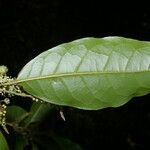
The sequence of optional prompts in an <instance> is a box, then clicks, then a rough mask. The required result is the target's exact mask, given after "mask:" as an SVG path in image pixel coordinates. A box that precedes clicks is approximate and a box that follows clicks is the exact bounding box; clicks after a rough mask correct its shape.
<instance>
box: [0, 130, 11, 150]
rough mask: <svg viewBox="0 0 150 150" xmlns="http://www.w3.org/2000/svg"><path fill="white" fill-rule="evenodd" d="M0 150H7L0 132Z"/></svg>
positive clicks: (5, 142)
mask: <svg viewBox="0 0 150 150" xmlns="http://www.w3.org/2000/svg"><path fill="white" fill-rule="evenodd" d="M0 149H1V150H9V147H8V144H7V141H6V139H5V137H4V136H3V134H2V133H1V132H0Z"/></svg>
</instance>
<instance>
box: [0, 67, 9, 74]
mask: <svg viewBox="0 0 150 150" xmlns="http://www.w3.org/2000/svg"><path fill="white" fill-rule="evenodd" d="M7 71H8V68H7V67H6V66H0V76H4V75H6V73H7Z"/></svg>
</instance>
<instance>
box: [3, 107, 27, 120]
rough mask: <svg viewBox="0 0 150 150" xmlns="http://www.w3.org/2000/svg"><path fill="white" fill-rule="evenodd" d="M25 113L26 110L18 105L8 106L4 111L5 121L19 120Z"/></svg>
mask: <svg viewBox="0 0 150 150" xmlns="http://www.w3.org/2000/svg"><path fill="white" fill-rule="evenodd" d="M26 114H28V113H27V111H26V110H24V109H23V108H21V107H19V106H9V107H7V113H6V118H7V122H16V121H21V120H22V119H23V118H24V116H26Z"/></svg>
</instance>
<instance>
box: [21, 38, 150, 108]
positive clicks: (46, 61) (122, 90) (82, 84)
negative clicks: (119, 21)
mask: <svg viewBox="0 0 150 150" xmlns="http://www.w3.org/2000/svg"><path fill="white" fill-rule="evenodd" d="M149 66H150V43H149V42H141V41H137V40H131V39H126V38H121V37H113V38H108V37H107V38H101V39H97V38H85V39H80V40H76V41H73V42H70V43H66V44H62V45H59V46H57V47H55V48H52V49H50V50H48V51H46V52H43V53H42V54H40V55H39V56H37V57H36V58H35V59H33V60H31V61H30V62H29V63H28V64H27V65H26V66H25V67H24V69H23V70H22V71H21V72H20V74H19V76H18V83H20V85H22V86H23V88H24V89H25V90H26V91H27V92H29V93H30V94H33V95H34V96H37V97H38V98H41V99H42V100H44V101H47V102H51V103H54V104H59V105H67V106H73V107H77V108H81V109H100V108H105V107H118V106H121V105H123V104H124V103H126V102H128V101H129V99H131V98H132V97H134V96H139V95H140V96H141V95H145V94H147V93H149V92H150V78H149V76H150V67H149ZM131 83H132V84H131ZM141 89H142V90H141ZM118 91H119V92H118Z"/></svg>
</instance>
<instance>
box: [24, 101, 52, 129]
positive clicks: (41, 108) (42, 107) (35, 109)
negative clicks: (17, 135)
mask: <svg viewBox="0 0 150 150" xmlns="http://www.w3.org/2000/svg"><path fill="white" fill-rule="evenodd" d="M53 108H54V107H53V105H51V104H48V103H44V104H41V103H40V102H33V104H32V107H31V110H30V115H29V117H28V119H27V120H26V126H27V125H29V124H30V123H33V122H40V121H41V120H42V119H43V118H44V117H45V116H46V115H47V114H48V113H49V112H50V111H51V110H52V109H53Z"/></svg>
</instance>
